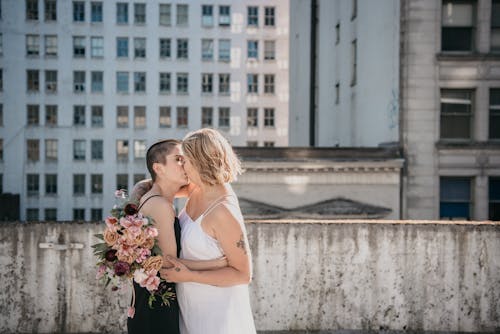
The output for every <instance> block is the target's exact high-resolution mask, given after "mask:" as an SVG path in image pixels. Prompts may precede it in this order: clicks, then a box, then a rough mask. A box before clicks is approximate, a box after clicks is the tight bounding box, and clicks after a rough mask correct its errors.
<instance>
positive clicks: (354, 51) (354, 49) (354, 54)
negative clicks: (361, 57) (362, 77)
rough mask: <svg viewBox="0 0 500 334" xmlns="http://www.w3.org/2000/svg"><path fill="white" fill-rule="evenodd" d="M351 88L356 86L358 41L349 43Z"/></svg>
mask: <svg viewBox="0 0 500 334" xmlns="http://www.w3.org/2000/svg"><path fill="white" fill-rule="evenodd" d="M351 71H352V72H351V86H354V85H356V81H357V71H358V41H357V40H354V41H352V43H351Z"/></svg>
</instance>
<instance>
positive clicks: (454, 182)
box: [439, 177, 471, 202]
mask: <svg viewBox="0 0 500 334" xmlns="http://www.w3.org/2000/svg"><path fill="white" fill-rule="evenodd" d="M470 184H471V180H470V178H466V177H443V178H441V180H440V196H439V197H440V199H441V201H467V202H468V201H469V200H470Z"/></svg>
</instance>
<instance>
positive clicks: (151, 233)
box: [144, 227, 158, 238]
mask: <svg viewBox="0 0 500 334" xmlns="http://www.w3.org/2000/svg"><path fill="white" fill-rule="evenodd" d="M144 234H146V235H147V236H148V237H151V238H156V237H157V236H158V229H157V228H156V227H146V229H144Z"/></svg>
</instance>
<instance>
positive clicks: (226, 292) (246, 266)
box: [161, 129, 256, 334]
mask: <svg viewBox="0 0 500 334" xmlns="http://www.w3.org/2000/svg"><path fill="white" fill-rule="evenodd" d="M182 151H183V154H184V170H185V172H186V175H187V176H188V178H189V180H190V185H189V197H188V201H187V203H186V205H185V207H184V209H183V210H182V211H181V213H180V214H179V220H180V224H181V255H180V257H181V258H182V259H188V260H211V259H217V258H220V257H221V256H226V258H227V262H228V266H227V267H224V268H219V269H213V270H190V269H188V268H187V267H186V266H185V265H183V264H182V263H181V262H180V261H178V260H177V259H174V258H170V261H171V262H172V264H173V267H172V268H170V269H163V270H162V271H161V275H162V277H164V278H165V279H167V280H168V281H170V282H177V283H178V284H177V299H178V302H179V306H180V309H181V319H180V328H181V333H183V334H233V333H240V334H246V333H249V334H250V333H251V334H254V333H255V332H256V331H255V325H254V322H253V317H252V311H251V308H250V301H249V294H248V284H249V283H250V280H251V275H252V274H251V272H252V265H251V262H252V261H251V255H250V251H249V248H248V241H247V233H246V229H245V225H244V221H243V216H242V214H241V210H240V207H239V203H238V199H237V197H236V195H235V193H234V191H233V190H232V188H231V186H230V183H231V182H232V181H234V180H236V178H237V176H238V174H241V166H240V161H239V160H238V158H237V157H236V155H235V153H234V152H233V149H232V147H231V145H230V144H229V143H228V141H227V140H226V139H225V138H224V137H223V136H222V135H221V134H220V133H219V132H217V131H216V130H212V129H201V130H198V131H194V132H191V133H189V134H188V135H187V136H186V137H185V138H184V140H183V142H182Z"/></svg>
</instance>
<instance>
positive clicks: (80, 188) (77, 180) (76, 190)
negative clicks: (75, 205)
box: [73, 174, 85, 195]
mask: <svg viewBox="0 0 500 334" xmlns="http://www.w3.org/2000/svg"><path fill="white" fill-rule="evenodd" d="M73 195H85V174H73Z"/></svg>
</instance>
